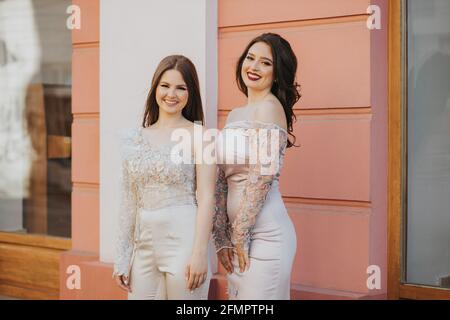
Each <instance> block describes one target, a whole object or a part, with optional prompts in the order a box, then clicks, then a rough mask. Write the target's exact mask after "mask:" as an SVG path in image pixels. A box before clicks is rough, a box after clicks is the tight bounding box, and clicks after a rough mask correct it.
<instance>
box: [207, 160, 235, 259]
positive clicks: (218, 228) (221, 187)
mask: <svg viewBox="0 0 450 320" xmlns="http://www.w3.org/2000/svg"><path fill="white" fill-rule="evenodd" d="M215 196H216V205H215V213H214V217H213V231H212V234H213V238H214V243H215V246H216V250H217V251H220V250H221V249H223V248H232V247H233V245H232V243H231V237H230V222H229V220H228V214H227V196H228V185H227V179H226V177H225V172H224V171H223V170H222V169H221V168H220V166H218V167H217V182H216V192H215Z"/></svg>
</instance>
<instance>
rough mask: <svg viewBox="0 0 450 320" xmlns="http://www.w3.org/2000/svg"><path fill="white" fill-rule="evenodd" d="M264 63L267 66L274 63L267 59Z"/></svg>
mask: <svg viewBox="0 0 450 320" xmlns="http://www.w3.org/2000/svg"><path fill="white" fill-rule="evenodd" d="M263 64H264V65H266V66H271V65H272V64H271V63H270V62H267V61H265V62H263Z"/></svg>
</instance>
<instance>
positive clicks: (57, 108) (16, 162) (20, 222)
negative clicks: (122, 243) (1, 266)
mask: <svg viewBox="0 0 450 320" xmlns="http://www.w3.org/2000/svg"><path fill="white" fill-rule="evenodd" d="M69 5H71V0H33V1H32V0H0V231H7V232H19V233H31V234H45V235H52V236H60V237H70V230H71V222H70V221H71V213H70V208H71V201H70V196H71V188H72V187H71V123H72V114H71V76H72V74H71V65H72V43H71V31H70V30H69V29H67V27H66V19H67V17H68V15H67V14H66V8H67V7H68V6H69Z"/></svg>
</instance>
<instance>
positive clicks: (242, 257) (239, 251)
mask: <svg viewBox="0 0 450 320" xmlns="http://www.w3.org/2000/svg"><path fill="white" fill-rule="evenodd" d="M235 251H236V255H237V257H238V262H239V271H240V272H241V273H242V272H244V271H246V270H248V269H249V268H250V259H249V257H248V251H247V250H245V249H244V246H243V245H242V244H237V245H236V246H235Z"/></svg>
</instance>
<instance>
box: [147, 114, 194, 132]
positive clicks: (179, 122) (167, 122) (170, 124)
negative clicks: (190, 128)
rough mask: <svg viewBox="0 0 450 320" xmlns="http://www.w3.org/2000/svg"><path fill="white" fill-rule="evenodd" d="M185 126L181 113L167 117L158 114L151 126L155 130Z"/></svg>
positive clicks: (167, 115)
mask: <svg viewBox="0 0 450 320" xmlns="http://www.w3.org/2000/svg"><path fill="white" fill-rule="evenodd" d="M185 124H186V119H185V118H184V117H183V115H182V114H181V112H180V113H179V114H174V115H169V114H166V113H161V112H160V114H159V117H158V120H157V121H156V122H155V123H154V124H153V126H154V127H155V128H177V127H180V126H183V125H185Z"/></svg>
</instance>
